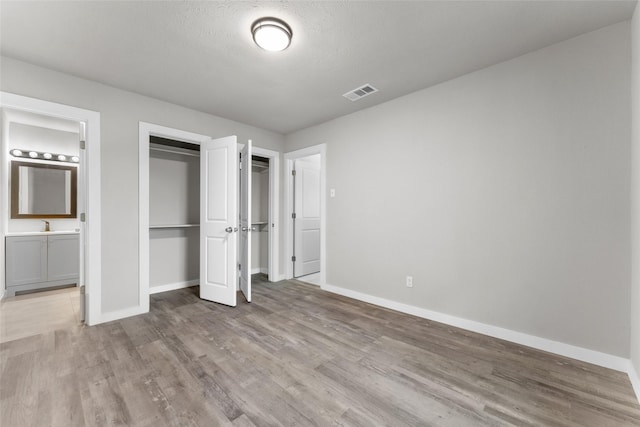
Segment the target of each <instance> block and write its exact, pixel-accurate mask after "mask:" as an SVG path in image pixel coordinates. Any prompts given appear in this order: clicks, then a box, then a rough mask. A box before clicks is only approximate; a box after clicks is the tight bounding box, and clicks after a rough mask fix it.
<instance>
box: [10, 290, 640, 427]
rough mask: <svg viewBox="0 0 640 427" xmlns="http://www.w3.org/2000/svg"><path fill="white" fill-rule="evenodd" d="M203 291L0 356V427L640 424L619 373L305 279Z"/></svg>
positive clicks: (19, 345) (156, 301)
mask: <svg viewBox="0 0 640 427" xmlns="http://www.w3.org/2000/svg"><path fill="white" fill-rule="evenodd" d="M197 292H198V289H197V288H188V289H181V290H178V291H172V292H166V293H161V294H156V295H153V296H152V300H151V312H150V313H148V314H145V315H141V316H136V317H133V318H129V319H124V320H120V321H115V322H111V323H107V324H102V325H98V326H94V327H82V326H75V327H71V328H65V329H59V330H56V331H53V332H45V333H42V334H40V335H37V336H34V337H28V338H22V339H18V340H13V341H10V342H7V343H3V344H0V369H1V371H0V372H1V375H2V377H1V378H0V380H1V382H0V425H2V426H3V427H10V426H20V427H22V426H49V425H51V426H65V427H66V426H82V425H89V426H94V425H95V426H107V425H127V426H154V427H155V426H165V425H171V426H216V425H228V426H253V425H256V426H261V425H283V426H293V425H299V426H306V425H318V426H340V425H344V426H378V425H388V426H405V425H408V426H429V425H434V426H485V425H487V426H494V425H497V426H502V425H515V426H525V425H544V426H581V427H585V426H598V427H600V426H638V425H640V406H639V405H638V402H637V401H636V399H635V396H634V394H633V391H632V389H631V385H630V383H629V380H628V378H627V377H626V375H625V374H624V373H621V372H615V371H611V370H608V369H604V368H600V367H597V366H593V365H590V364H587V363H582V362H579V361H575V360H571V359H567V358H563V357H559V356H555V355H552V354H548V353H544V352H541V351H537V350H533V349H529V348H526V347H523V346H520V345H516V344H512V343H509V342H505V341H501V340H498V339H493V338H489V337H486V336H482V335H479V334H475V333H471V332H467V331H464V330H460V329H456V328H453V327H449V326H446V325H442V324H439V323H435V322H431V321H428V320H425V319H420V318H416V317H413V316H409V315H405V314H401V313H397V312H394V311H391V310H387V309H383V308H379V307H375V306H372V305H369V304H365V303H362V302H358V301H354V300H351V299H348V298H345V297H341V296H337V295H333V294H330V293H326V292H323V291H321V290H320V289H319V288H317V287H315V286H311V285H307V284H304V283H301V282H298V281H283V282H279V283H264V282H258V283H256V284H255V286H254V294H253V301H254V302H252V303H251V304H247V303H241V304H239V306H238V307H237V308H229V307H225V306H221V305H217V304H213V303H208V302H205V301H202V300H200V299H199V298H198V293H197Z"/></svg>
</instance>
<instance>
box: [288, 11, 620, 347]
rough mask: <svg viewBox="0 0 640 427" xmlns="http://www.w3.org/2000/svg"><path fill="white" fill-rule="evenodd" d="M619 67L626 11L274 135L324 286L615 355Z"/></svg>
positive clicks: (617, 325) (617, 335) (617, 340)
mask: <svg viewBox="0 0 640 427" xmlns="http://www.w3.org/2000/svg"><path fill="white" fill-rule="evenodd" d="M629 71H630V62H629V23H628V22H625V23H621V24H617V25H613V26H609V27H606V28H603V29H601V30H598V31H595V32H592V33H588V34H585V35H582V36H579V37H576V38H574V39H571V40H568V41H565V42H562V43H558V44H556V45H552V46H549V47H547V48H544V49H541V50H539V51H536V52H533V53H530V54H527V55H524V56H521V57H518V58H515V59H513V60H510V61H506V62H504V63H500V64H497V65H494V66H492V67H489V68H486V69H483V70H480V71H477V72H474V73H471V74H468V75H465V76H462V77H460V78H457V79H455V80H451V81H449V82H446V83H443V84H440V85H438V86H434V87H431V88H429V89H426V90H423V91H419V92H416V93H413V94H410V95H408V96H405V97H402V98H398V99H396V100H393V101H390V102H387V103H385V104H382V105H379V106H377V107H373V108H369V109H366V110H363V111H360V112H358V113H354V114H351V115H348V116H345V117H342V118H339V119H336V120H333V121H330V122H327V123H325V124H321V125H318V126H315V127H311V128H309V129H306V130H303V131H300V132H296V133H293V134H291V135H288V136H287V137H286V145H285V146H286V151H291V150H295V149H299V148H303V147H307V146H311V145H315V144H319V143H326V144H327V191H328V189H331V188H335V189H336V194H337V195H336V197H335V198H327V283H328V284H330V285H333V286H337V287H342V288H346V289H347V290H349V291H354V292H360V293H364V294H368V295H371V296H375V297H379V298H384V299H387V300H392V301H396V302H399V303H404V304H408V305H413V306H418V307H421V308H424V309H428V310H432V311H436V312H440V313H445V314H448V315H451V316H456V317H459V318H463V319H468V320H472V321H475V322H480V323H483V324H488V325H493V326H497V327H502V328H506V329H509V330H512V331H517V332H521V333H525V334H530V335H533V336H537V337H542V338H546V339H549V340H553V341H559V342H562V343H566V344H570V345H574V346H578V347H583V348H586V349H591V350H596V351H599V352H603V353H608V354H611V355H615V356H622V357H628V355H629V316H630V312H629V303H628V301H629V297H630V290H629V282H630V254H629V247H630V225H629V224H630V203H629V191H630V161H629V151H630V144H629V141H630V131H629V129H630V113H629V104H630V95H629V84H630V72H629ZM373 83H375V82H373ZM380 89H381V90H384V88H380ZM372 96H375V95H372ZM407 275H412V276H413V283H414V287H413V288H407V287H406V286H405V276H407Z"/></svg>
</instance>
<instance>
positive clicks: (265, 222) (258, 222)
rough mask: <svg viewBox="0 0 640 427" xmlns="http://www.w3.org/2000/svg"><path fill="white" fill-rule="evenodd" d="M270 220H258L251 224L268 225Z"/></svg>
mask: <svg viewBox="0 0 640 427" xmlns="http://www.w3.org/2000/svg"><path fill="white" fill-rule="evenodd" d="M268 223H269V222H268V221H256V222H252V223H251V225H266V224H268Z"/></svg>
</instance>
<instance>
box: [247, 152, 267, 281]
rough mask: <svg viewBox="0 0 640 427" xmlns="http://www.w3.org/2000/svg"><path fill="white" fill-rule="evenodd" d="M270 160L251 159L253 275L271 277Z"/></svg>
mask: <svg viewBox="0 0 640 427" xmlns="http://www.w3.org/2000/svg"><path fill="white" fill-rule="evenodd" d="M269 178H270V174H269V159H268V158H266V157H261V156H256V155H254V156H252V159H251V230H252V231H251V265H252V271H251V273H252V274H256V273H263V274H266V275H269V246H270V245H269V237H270V231H271V228H272V227H271V226H270V224H271V221H270V215H269V208H270V203H269V202H270V198H269Z"/></svg>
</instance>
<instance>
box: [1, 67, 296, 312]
mask: <svg viewBox="0 0 640 427" xmlns="http://www.w3.org/2000/svg"><path fill="white" fill-rule="evenodd" d="M0 59H1V61H0V62H1V65H0V66H1V68H0V72H1V74H2V79H1V80H0V90H2V91H6V92H11V93H16V94H20V95H24V96H30V97H34V98H39V99H44V100H47V101H53V102H58V103H61V104H66V105H71V106H75V107H80V108H86V109H89V110H93V111H98V112H99V113H100V115H101V116H100V117H101V168H102V170H101V174H102V175H101V180H102V206H103V208H102V298H101V299H102V307H101V312H102V313H108V312H115V311H118V310H123V309H127V308H130V307H135V306H137V305H138V295H139V291H138V286H139V284H138V277H139V275H138V156H137V152H138V123H139V122H140V121H144V122H149V123H155V124H159V125H162V126H167V127H172V128H176V129H181V130H185V131H189V132H194V133H199V134H205V135H210V136H212V137H222V136H227V135H237V136H238V140H239V141H244V140H247V139H252V140H253V141H254V145H256V146H259V147H262V148H267V149H271V150H276V151H282V144H283V137H282V136H281V135H279V134H276V133H273V132H268V131H265V130H262V129H259V128H256V127H253V126H248V125H244V124H242V123H238V122H234V121H231V120H227V119H223V118H220V117H216V116H213V115H209V114H204V113H201V112H197V111H194V110H190V109H188V108H184V107H180V106H177V105H173V104H169V103H166V102H162V101H159V100H156V99H152V98H148V97H144V96H140V95H137V94H134V93H132V92H127V91H123V90H119V89H115V88H113V87H110V86H106V85H102V84H99V83H95V82H92V81H88V80H84V79H80V78H77V77H73V76H70V75H66V74H62V73H58V72H56V71H53V70H49V69H45V68H41V67H37V66H34V65H31V64H27V63H24V62H21V61H17V60H14V59H12V58H7V57H2V58H0ZM211 96H215V91H212V93H211Z"/></svg>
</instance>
